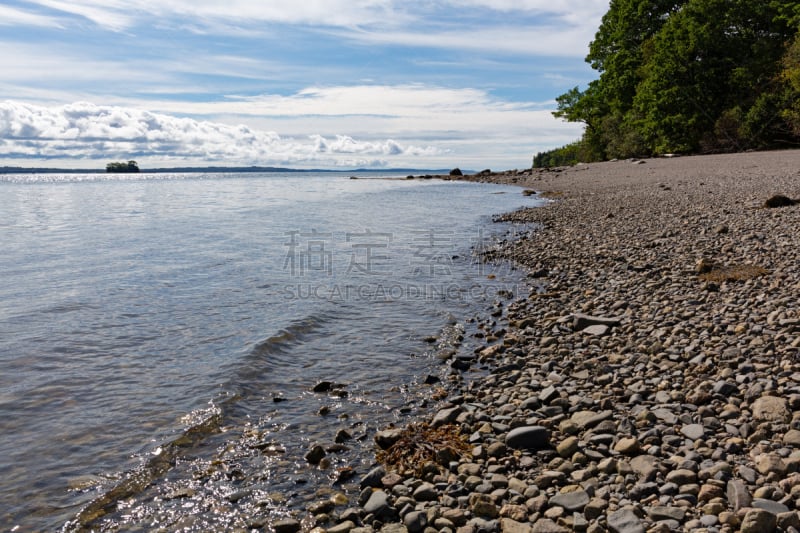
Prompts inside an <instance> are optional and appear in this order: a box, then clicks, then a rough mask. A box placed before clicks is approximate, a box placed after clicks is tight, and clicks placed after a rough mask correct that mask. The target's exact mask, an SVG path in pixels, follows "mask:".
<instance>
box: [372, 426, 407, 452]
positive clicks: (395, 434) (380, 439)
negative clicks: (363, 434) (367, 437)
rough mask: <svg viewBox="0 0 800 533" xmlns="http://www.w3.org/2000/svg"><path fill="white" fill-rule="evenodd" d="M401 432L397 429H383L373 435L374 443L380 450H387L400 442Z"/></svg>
mask: <svg viewBox="0 0 800 533" xmlns="http://www.w3.org/2000/svg"><path fill="white" fill-rule="evenodd" d="M402 435H403V430H402V429H399V428H391V429H384V430H383V431H378V432H377V433H376V434H375V443H376V444H377V445H378V446H379V447H380V448H381V449H382V450H388V449H389V448H391V447H392V445H393V444H394V443H395V442H397V441H398V440H400V437H402Z"/></svg>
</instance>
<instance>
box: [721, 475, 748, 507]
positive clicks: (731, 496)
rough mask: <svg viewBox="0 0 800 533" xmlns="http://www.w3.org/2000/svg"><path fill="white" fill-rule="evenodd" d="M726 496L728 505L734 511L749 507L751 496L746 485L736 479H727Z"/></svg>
mask: <svg viewBox="0 0 800 533" xmlns="http://www.w3.org/2000/svg"><path fill="white" fill-rule="evenodd" d="M725 495H726V496H727V498H728V505H730V506H731V508H732V509H733V510H734V512H735V511H738V510H739V509H743V508H745V507H750V504H751V503H752V502H753V497H752V496H751V495H750V492H749V491H748V490H747V486H746V485H745V484H744V483H742V481H740V480H738V479H732V480H730V481H728V490H727V492H726V494H725Z"/></svg>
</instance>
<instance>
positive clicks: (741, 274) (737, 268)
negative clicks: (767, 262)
mask: <svg viewBox="0 0 800 533" xmlns="http://www.w3.org/2000/svg"><path fill="white" fill-rule="evenodd" d="M768 273H769V272H768V271H767V269H766V268H764V267H761V266H758V265H730V266H718V265H715V266H714V267H713V268H712V269H710V270H707V271H705V272H702V273H701V274H700V279H702V280H705V281H711V282H715V283H722V282H723V281H747V280H748V279H753V278H757V277H758V276H763V275H765V274H768Z"/></svg>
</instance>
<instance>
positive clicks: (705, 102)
mask: <svg viewBox="0 0 800 533" xmlns="http://www.w3.org/2000/svg"><path fill="white" fill-rule="evenodd" d="M798 30H800V3H798V2H796V1H791V2H790V1H786V0H763V1H753V0H684V1H678V0H611V3H610V6H609V10H608V12H607V13H606V14H605V16H604V17H603V20H602V23H601V25H600V28H599V30H598V31H597V34H596V36H595V39H594V41H593V42H592V43H591V44H590V46H589V54H588V56H587V57H586V61H587V62H588V63H590V64H591V66H592V68H593V69H595V70H597V71H598V72H599V78H598V79H597V80H594V81H592V82H591V83H590V84H589V85H588V87H587V88H586V89H585V90H583V91H581V90H579V89H578V88H577V87H575V88H574V89H572V90H570V91H568V92H567V93H565V94H563V95H561V96H559V97H558V98H557V104H558V107H557V111H555V112H554V113H553V114H554V115H555V116H556V117H559V118H563V119H565V120H568V121H572V122H582V123H584V124H585V126H586V128H585V130H584V135H583V138H582V139H581V140H580V141H579V142H578V143H576V144H574V145H568V146H566V147H564V148H559V149H557V150H553V151H552V152H546V153H543V154H538V155H537V158H539V160H540V162H545V161H549V160H550V159H553V160H556V161H559V162H560V161H568V160H569V159H570V158H572V157H573V156H574V154H575V153H579V154H580V156H581V159H582V160H584V161H590V160H599V159H608V158H614V157H632V156H647V155H656V154H665V153H671V152H682V153H705V152H731V151H740V150H747V149H766V148H777V147H787V146H797V145H800V32H798ZM539 166H547V165H539Z"/></svg>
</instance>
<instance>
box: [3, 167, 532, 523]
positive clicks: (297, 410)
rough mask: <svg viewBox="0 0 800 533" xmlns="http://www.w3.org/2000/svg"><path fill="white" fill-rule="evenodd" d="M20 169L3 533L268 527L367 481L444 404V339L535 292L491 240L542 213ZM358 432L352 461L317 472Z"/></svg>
mask: <svg viewBox="0 0 800 533" xmlns="http://www.w3.org/2000/svg"><path fill="white" fill-rule="evenodd" d="M0 180H5V181H0V235H1V236H2V241H1V242H2V245H3V253H2V254H0V271H2V277H0V302H2V306H0V457H2V458H3V459H2V461H0V529H2V530H9V529H11V528H13V527H15V526H19V527H18V529H17V530H18V531H37V530H57V529H59V528H61V527H62V526H64V524H66V523H68V522H69V525H68V527H67V529H79V528H80V527H81V525H82V524H83V525H88V526H89V527H91V528H96V529H99V528H101V527H102V528H111V529H113V528H114V527H120V528H122V529H125V530H142V531H144V530H150V529H152V528H154V527H163V528H165V529H166V530H177V529H179V528H183V527H186V528H190V529H191V528H194V529H197V530H202V529H205V528H214V529H216V528H221V527H242V526H243V525H244V526H251V527H257V526H258V525H260V524H259V522H258V520H257V519H256V521H255V522H253V520H254V519H253V517H254V516H263V517H269V516H272V515H275V514H280V513H286V512H289V511H291V510H292V509H297V508H303V506H304V505H306V503H307V500H309V499H311V498H313V497H315V494H314V487H317V486H319V485H323V486H325V485H327V486H334V487H336V490H342V491H343V492H344V493H346V494H350V492H348V491H349V490H350V488H349V487H348V485H347V483H346V482H345V480H341V482H338V480H337V476H338V475H339V474H337V472H338V471H341V470H342V469H346V468H353V469H354V470H355V471H356V472H359V473H363V471H365V469H366V468H367V467H368V466H369V461H370V458H369V454H368V453H367V452H368V451H369V448H370V441H371V437H372V435H373V434H374V431H375V429H377V428H378V426H381V425H385V424H387V423H390V422H396V421H400V420H401V419H403V417H407V416H413V415H414V414H415V413H418V412H420V411H421V410H423V409H424V408H425V399H424V392H425V391H426V390H428V391H429V390H430V388H431V387H430V386H429V385H424V384H422V383H420V381H421V378H424V377H425V376H426V375H428V374H434V375H435V374H436V373H441V367H442V366H443V365H441V364H440V363H439V362H438V359H437V357H436V352H437V350H444V349H449V345H450V343H451V341H452V340H453V339H457V338H458V337H459V335H460V334H462V332H463V329H464V328H465V327H466V328H468V327H469V322H468V321H467V319H468V318H469V317H470V316H473V315H475V313H476V312H478V310H481V309H484V310H485V309H486V307H487V305H490V304H491V303H492V301H494V300H495V299H496V297H497V292H498V291H499V290H501V289H504V288H508V289H512V290H514V289H519V287H518V286H517V285H514V284H515V283H517V281H516V280H515V279H514V278H513V273H506V272H505V270H503V269H501V268H500V267H498V266H492V265H482V264H480V262H479V261H477V260H476V258H475V256H474V255H473V254H472V250H473V249H475V248H480V247H481V246H484V245H485V244H486V243H487V242H490V241H491V238H492V235H491V234H492V233H496V232H500V231H507V229H506V228H502V227H500V226H499V225H492V224H490V223H489V221H490V216H491V215H493V214H497V213H501V212H505V211H509V210H512V209H514V208H517V207H520V206H522V205H532V204H533V203H534V202H535V200H532V199H530V198H525V197H524V196H523V195H522V194H520V191H519V189H516V188H510V187H499V186H490V185H480V184H467V183H458V182H438V181H417V180H414V181H411V180H408V181H407V180H402V179H393V180H387V179H359V180H351V179H348V178H347V177H346V176H339V175H307V174H302V175H296V174H293V175H276V174H257V175H252V174H247V175H236V174H233V175H190V174H187V175H157V176H136V177H122V176H119V177H116V178H112V177H107V176H103V175H85V176H80V175H79V176H74V175H73V176H10V177H9V176H7V177H0ZM492 269H496V271H495V270H492ZM492 278H494V279H492ZM431 336H436V337H437V338H438V343H431V342H430V339H427V341H428V342H426V337H431ZM323 380H327V381H331V382H333V383H335V384H337V385H341V387H340V388H335V389H334V390H332V391H326V392H318V393H315V392H312V391H311V389H312V388H313V387H314V385H315V384H317V383H318V382H320V381H323ZM321 409H322V414H321V412H320V410H321ZM326 412H327V413H328V414H325V413H326ZM342 429H344V430H346V431H347V432H348V434H349V435H350V436H352V437H353V439H352V440H351V441H348V442H347V447H348V449H349V450H341V451H339V452H338V453H336V454H330V457H329V458H330V459H331V461H332V464H331V466H330V467H329V468H327V469H326V468H322V469H320V468H316V467H310V466H309V465H307V464H306V462H305V461H304V460H303V459H302V457H303V454H304V453H305V451H306V450H307V449H308V447H309V446H310V444H313V443H316V442H320V443H323V444H328V443H332V442H333V440H334V436H335V434H336V433H337V432H338V431H340V430H342ZM323 466H326V465H323ZM337 469H338V470H337ZM232 495H234V496H232ZM248 521H250V522H248Z"/></svg>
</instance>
